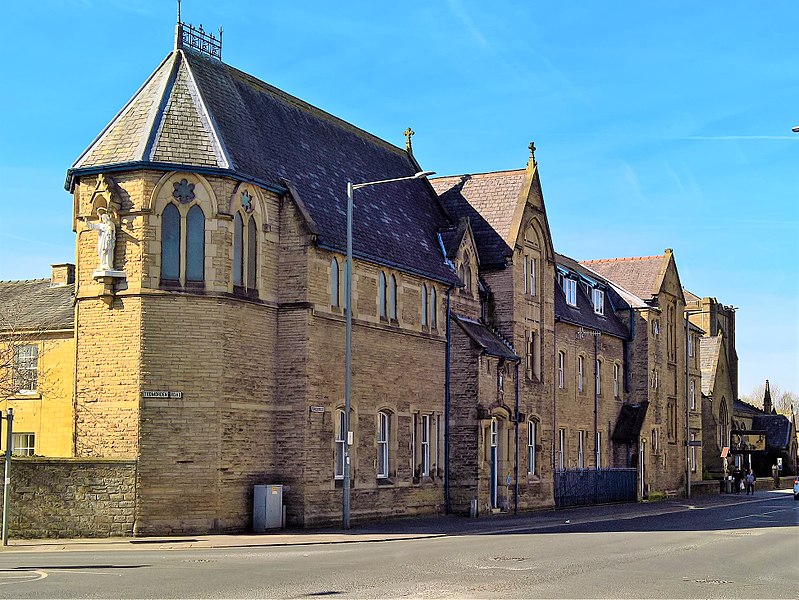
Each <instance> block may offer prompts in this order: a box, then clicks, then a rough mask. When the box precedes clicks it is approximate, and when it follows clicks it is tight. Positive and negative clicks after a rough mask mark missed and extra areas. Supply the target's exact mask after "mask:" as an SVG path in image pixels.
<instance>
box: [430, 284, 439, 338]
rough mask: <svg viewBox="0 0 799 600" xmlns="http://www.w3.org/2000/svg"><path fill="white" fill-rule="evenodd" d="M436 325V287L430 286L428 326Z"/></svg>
mask: <svg viewBox="0 0 799 600" xmlns="http://www.w3.org/2000/svg"><path fill="white" fill-rule="evenodd" d="M437 326H438V303H437V302H436V288H434V287H431V288H430V327H431V328H432V329H435V328H436V327H437Z"/></svg>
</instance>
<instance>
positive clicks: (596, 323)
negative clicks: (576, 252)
mask: <svg viewBox="0 0 799 600" xmlns="http://www.w3.org/2000/svg"><path fill="white" fill-rule="evenodd" d="M555 260H556V262H557V264H558V265H560V266H561V267H563V268H565V269H567V270H569V271H572V272H577V273H583V274H585V275H586V276H588V277H589V278H590V279H593V280H594V281H597V282H598V283H602V284H604V285H606V286H607V285H608V282H607V281H606V280H605V279H603V278H602V277H597V276H596V275H592V274H589V273H587V272H586V269H585V268H584V267H582V266H581V265H580V263H578V262H577V261H575V260H574V259H572V258H569V257H568V256H564V255H562V254H557V253H556V254H555ZM611 300H612V297H611V295H609V294H607V293H606V296H605V314H604V315H598V314H596V313H595V312H594V301H593V298H589V297H588V294H587V293H586V290H585V287H584V286H583V285H581V284H580V283H578V284H577V306H571V305H569V304H568V303H567V302H566V294H565V293H564V292H563V288H562V287H561V286H555V317H556V318H557V319H560V320H561V321H567V322H569V323H573V324H575V325H580V326H583V327H585V328H587V329H594V330H597V331H601V332H603V333H607V334H610V335H613V336H616V337H619V338H623V339H627V338H628V337H629V332H628V330H627V327H626V326H625V325H624V323H622V322H621V320H620V319H619V318H618V317H617V316H616V313H615V312H614V310H613V309H614V306H613V304H612V301H611Z"/></svg>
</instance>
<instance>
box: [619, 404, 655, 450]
mask: <svg viewBox="0 0 799 600" xmlns="http://www.w3.org/2000/svg"><path fill="white" fill-rule="evenodd" d="M648 408H649V402H647V401H644V402H640V403H638V404H622V405H621V411H619V418H618V419H616V426H615V427H614V428H613V435H611V439H612V440H613V441H614V442H620V443H623V444H631V443H634V442H635V441H636V440H637V439H638V436H639V435H640V434H641V427H642V426H643V424H644V419H645V418H646V411H647V409H648Z"/></svg>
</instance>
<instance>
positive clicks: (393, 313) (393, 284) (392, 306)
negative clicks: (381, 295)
mask: <svg viewBox="0 0 799 600" xmlns="http://www.w3.org/2000/svg"><path fill="white" fill-rule="evenodd" d="M389 279H390V283H389V286H388V316H389V318H390V319H391V320H392V321H396V320H397V278H396V277H394V275H392V276H391V277H390V278H389Z"/></svg>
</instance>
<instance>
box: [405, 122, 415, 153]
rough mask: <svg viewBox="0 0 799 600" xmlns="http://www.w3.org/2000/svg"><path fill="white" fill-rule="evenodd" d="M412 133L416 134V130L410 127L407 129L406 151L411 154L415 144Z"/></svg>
mask: <svg viewBox="0 0 799 600" xmlns="http://www.w3.org/2000/svg"><path fill="white" fill-rule="evenodd" d="M412 135H416V132H415V131H414V130H413V129H411V128H410V127H408V129H406V130H405V151H406V152H410V153H411V154H413V144H411V136H412Z"/></svg>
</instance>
